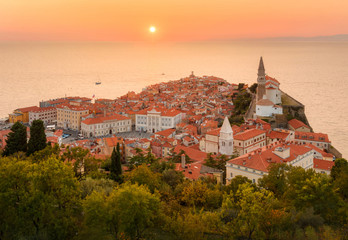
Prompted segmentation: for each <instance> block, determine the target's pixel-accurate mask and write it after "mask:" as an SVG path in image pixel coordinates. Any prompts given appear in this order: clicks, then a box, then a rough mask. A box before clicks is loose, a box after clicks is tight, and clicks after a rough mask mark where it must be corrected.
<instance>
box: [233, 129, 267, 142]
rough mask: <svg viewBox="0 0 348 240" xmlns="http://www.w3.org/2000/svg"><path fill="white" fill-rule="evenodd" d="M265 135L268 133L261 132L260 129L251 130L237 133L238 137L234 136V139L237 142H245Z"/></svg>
mask: <svg viewBox="0 0 348 240" xmlns="http://www.w3.org/2000/svg"><path fill="white" fill-rule="evenodd" d="M263 133H266V131H264V130H260V129H249V130H246V131H244V132H240V133H237V134H236V135H234V137H233V138H234V139H236V140H241V141H245V140H248V139H250V138H253V137H256V136H258V135H261V134H263Z"/></svg>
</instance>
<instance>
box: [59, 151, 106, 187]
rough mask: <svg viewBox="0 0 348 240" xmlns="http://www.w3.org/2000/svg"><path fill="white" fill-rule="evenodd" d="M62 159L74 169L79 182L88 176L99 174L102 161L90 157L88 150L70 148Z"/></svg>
mask: <svg viewBox="0 0 348 240" xmlns="http://www.w3.org/2000/svg"><path fill="white" fill-rule="evenodd" d="M61 159H62V161H63V162H65V163H66V164H67V165H70V166H72V167H73V170H74V173H75V176H76V178H77V179H78V180H82V179H84V178H85V177H86V176H87V175H88V174H91V173H97V172H98V168H99V164H100V160H98V159H96V158H95V157H93V156H91V155H90V152H89V150H88V149H83V148H81V147H73V148H70V147H69V146H68V147H67V148H66V150H65V152H64V153H63V154H62V156H61Z"/></svg>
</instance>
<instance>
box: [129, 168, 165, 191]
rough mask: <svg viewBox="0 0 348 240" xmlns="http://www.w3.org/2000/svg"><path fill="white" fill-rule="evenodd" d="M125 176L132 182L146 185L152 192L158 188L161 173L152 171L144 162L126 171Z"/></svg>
mask: <svg viewBox="0 0 348 240" xmlns="http://www.w3.org/2000/svg"><path fill="white" fill-rule="evenodd" d="M125 178H126V180H127V181H130V182H131V183H133V184H135V183H137V184H139V185H145V186H147V187H148V188H149V189H150V191H151V192H152V193H153V192H154V191H155V189H158V188H159V187H160V184H161V174H159V173H154V172H152V171H151V169H150V168H149V167H147V166H146V164H143V165H141V166H138V167H137V168H135V169H134V170H132V171H131V172H128V173H127V174H125Z"/></svg>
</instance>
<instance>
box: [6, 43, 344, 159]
mask: <svg viewBox="0 0 348 240" xmlns="http://www.w3.org/2000/svg"><path fill="white" fill-rule="evenodd" d="M261 55H262V56H263V58H264V63H265V68H266V73H268V74H269V75H270V76H272V77H275V78H277V79H278V80H279V81H280V83H281V85H280V87H281V89H282V90H283V91H285V92H287V93H289V94H290V95H291V96H293V97H294V98H296V99H297V100H299V101H300V102H302V103H303V104H304V105H305V106H306V115H307V117H308V120H309V122H310V124H311V126H312V127H313V129H314V130H315V131H316V132H323V133H327V134H329V138H330V139H331V141H332V143H333V145H334V146H336V147H337V148H338V149H339V150H340V151H341V152H342V153H343V155H344V156H345V157H348V140H347V136H348V123H347V119H348V111H347V103H348V101H347V97H348V94H347V93H348V42H284V41H279V42H276V41H274V42H272V41H260V42H256V41H250V42H205V43H166V44H164V43H161V44H159V43H147V44H139V43H0V117H5V116H7V114H8V113H10V112H12V111H13V110H14V109H15V108H19V107H26V106H31V105H38V103H39V101H40V100H43V99H50V98H57V97H64V96H65V95H67V96H76V95H79V96H86V97H92V96H93V94H95V96H96V98H116V97H119V96H121V95H123V94H125V93H126V92H128V91H136V92H139V91H141V89H142V88H143V87H145V86H147V85H149V84H153V83H158V82H163V81H168V80H177V79H180V78H182V77H185V76H188V75H189V74H190V73H191V71H194V72H195V74H196V75H198V76H201V75H215V76H218V77H222V78H224V79H226V80H227V81H229V82H231V83H239V82H244V83H248V84H252V83H254V82H255V81H256V77H257V76H256V73H257V67H258V62H259V57H260V56H261ZM162 73H164V75H163V74H162ZM99 79H100V81H101V82H102V84H101V85H95V82H96V81H99Z"/></svg>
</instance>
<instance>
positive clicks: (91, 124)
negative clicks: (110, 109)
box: [81, 114, 132, 137]
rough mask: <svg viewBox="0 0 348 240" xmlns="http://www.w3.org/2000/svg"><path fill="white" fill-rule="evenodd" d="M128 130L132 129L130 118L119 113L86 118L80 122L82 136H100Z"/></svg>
mask: <svg viewBox="0 0 348 240" xmlns="http://www.w3.org/2000/svg"><path fill="white" fill-rule="evenodd" d="M130 131H132V121H131V119H130V118H128V117H125V116H122V115H119V114H114V115H111V116H101V117H93V118H87V119H85V120H83V121H82V122H81V134H82V135H83V136H84V137H101V136H106V135H109V134H116V133H119V132H130Z"/></svg>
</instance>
